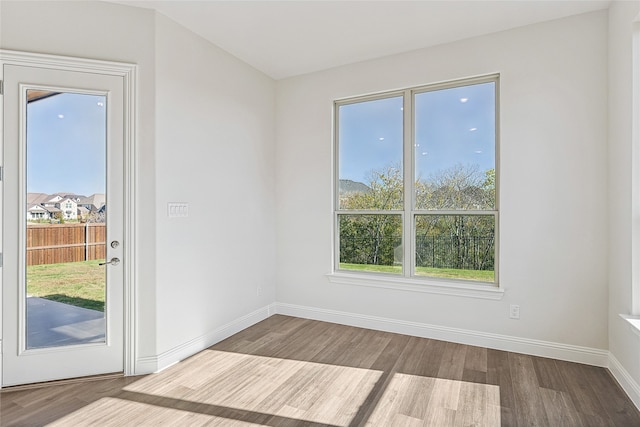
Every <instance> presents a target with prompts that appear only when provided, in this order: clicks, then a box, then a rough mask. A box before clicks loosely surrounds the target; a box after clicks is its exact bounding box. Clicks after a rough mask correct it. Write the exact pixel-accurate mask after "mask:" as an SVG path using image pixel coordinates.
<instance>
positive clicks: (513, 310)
mask: <svg viewBox="0 0 640 427" xmlns="http://www.w3.org/2000/svg"><path fill="white" fill-rule="evenodd" d="M509 318H510V319H519V318H520V306H519V305H517V304H511V305H510V306H509Z"/></svg>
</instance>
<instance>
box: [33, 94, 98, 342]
mask: <svg viewBox="0 0 640 427" xmlns="http://www.w3.org/2000/svg"><path fill="white" fill-rule="evenodd" d="M26 102H27V106H26V111H27V123H26V198H25V200H26V202H27V203H26V207H25V216H26V222H25V223H26V227H25V230H23V231H24V233H25V248H24V250H25V254H24V256H25V258H24V259H25V263H24V265H25V270H26V271H25V278H26V280H25V283H26V289H25V296H26V301H25V307H26V310H25V314H26V325H27V327H26V348H27V349H36V348H46V347H59V346H66V345H78V344H87V343H103V342H105V335H106V333H105V331H106V326H105V315H104V313H105V298H106V268H105V266H104V265H102V266H101V265H100V263H102V262H104V259H105V249H106V248H105V237H106V215H105V213H106V183H105V182H106V129H107V128H106V126H107V113H106V107H107V105H106V104H107V99H106V96H104V95H93V94H84V93H70V92H55V91H49V90H34V89H30V90H27V100H26Z"/></svg>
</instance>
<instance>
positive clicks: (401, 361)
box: [0, 315, 640, 427]
mask: <svg viewBox="0 0 640 427" xmlns="http://www.w3.org/2000/svg"><path fill="white" fill-rule="evenodd" d="M0 424H1V425H2V426H14V425H16V426H39V425H54V426H88V425H100V426H132V425H135V426H139V425H159V424H164V425H171V426H197V425H211V426H250V425H266V426H283V427H289V426H310V427H316V426H335V427H338V426H340V427H342V426H384V427H387V426H402V427H404V426H414V425H415V426H418V425H419V426H425V425H426V426H563V427H564V426H624V427H627V426H640V413H639V412H638V410H637V409H636V408H635V406H634V405H633V403H632V402H631V401H630V400H629V399H628V398H627V397H626V395H625V394H624V393H623V392H622V390H621V389H620V388H619V387H618V385H617V383H616V382H615V381H614V380H613V378H612V377H611V376H610V374H609V372H608V371H607V370H606V369H603V368H596V367H592V366H587V365H580V364H576V363H569V362H563V361H558V360H552V359H545V358H540V357H532V356H526V355H522V354H516V353H509V352H504V351H498V350H490V349H486V348H481V347H471V346H466V345H461V344H454V343H448V342H443V341H436V340H430V339H423V338H416V337H410V336H405V335H397V334H391V333H386V332H378V331H372V330H367V329H360V328H353V327H349V326H342V325H335V324H330V323H324V322H317V321H312V320H305V319H298V318H293V317H286V316H280V315H276V316H273V317H270V318H269V319H267V320H265V321H263V322H261V323H259V324H257V325H254V326H253V327H251V328H249V329H246V330H244V331H242V332H240V333H239V334H236V335H234V336H233V337H231V338H229V339H227V340H225V341H223V342H221V343H219V344H217V345H214V346H212V347H210V348H209V349H207V350H205V351H203V352H201V353H198V354H196V355H194V356H193V357H191V358H189V359H187V360H185V361H183V362H181V363H179V364H177V365H174V366H172V367H171V368H169V369H167V370H165V371H163V372H161V373H159V374H155V375H148V376H144V377H133V378H132V377H129V378H116V379H107V380H98V381H91V382H84V383H79V384H66V385H53V386H46V387H42V388H36V389H31V390H15V391H4V392H3V393H2V394H0Z"/></svg>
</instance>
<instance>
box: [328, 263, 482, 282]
mask: <svg viewBox="0 0 640 427" xmlns="http://www.w3.org/2000/svg"><path fill="white" fill-rule="evenodd" d="M340 268H341V269H343V270H357V271H373V272H377V273H395V274H402V267H401V266H399V265H371V264H348V263H344V262H341V263H340ZM416 275H417V276H429V277H441V278H446V279H462V280H475V281H479V282H493V281H494V274H493V271H492V270H458V269H455V268H429V267H416Z"/></svg>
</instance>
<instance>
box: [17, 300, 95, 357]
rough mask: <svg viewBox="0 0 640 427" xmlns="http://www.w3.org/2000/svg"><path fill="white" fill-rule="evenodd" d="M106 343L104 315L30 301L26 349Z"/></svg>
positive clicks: (71, 307)
mask: <svg viewBox="0 0 640 427" xmlns="http://www.w3.org/2000/svg"><path fill="white" fill-rule="evenodd" d="M104 340H105V317H104V313H103V312H101V311H96V310H90V309H87V308H81V307H76V306H73V305H69V304H63V303H60V302H56V301H50V300H47V299H44V298H38V297H28V298H27V348H30V349H33V348H45V347H59V346H65V345H78V344H88V343H97V342H104Z"/></svg>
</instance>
